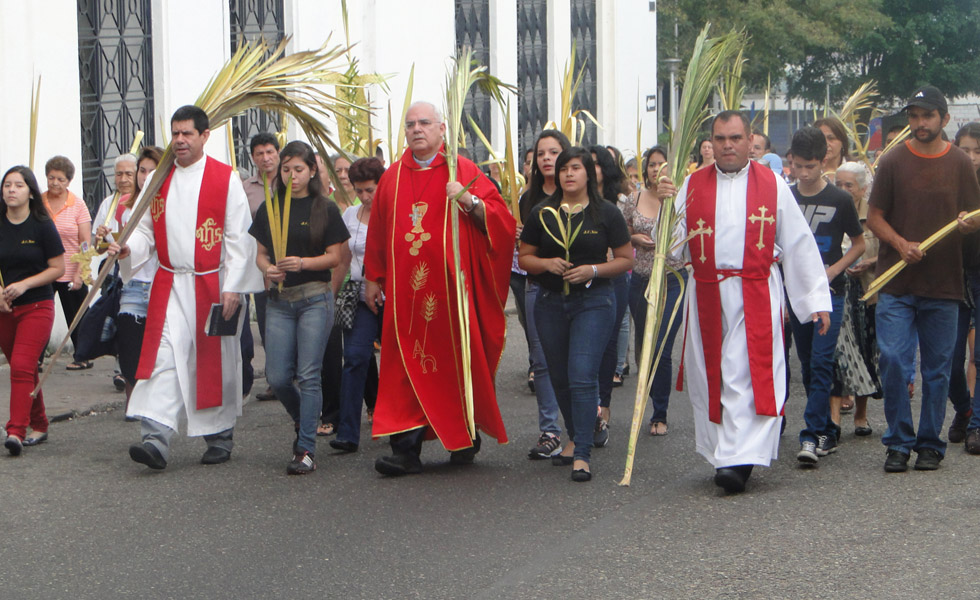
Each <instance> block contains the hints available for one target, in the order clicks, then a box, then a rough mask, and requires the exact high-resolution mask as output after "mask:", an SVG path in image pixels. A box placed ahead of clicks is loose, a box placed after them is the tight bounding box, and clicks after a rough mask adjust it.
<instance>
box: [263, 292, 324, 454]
mask: <svg viewBox="0 0 980 600" xmlns="http://www.w3.org/2000/svg"><path fill="white" fill-rule="evenodd" d="M265 319H266V321H265V349H266V354H267V356H269V357H270V358H272V360H267V361H266V366H265V376H266V379H267V380H268V382H269V385H270V386H272V389H273V390H274V391H275V392H276V397H277V398H279V401H280V402H282V405H283V406H284V407H286V412H288V413H289V416H290V417H292V419H293V422H294V423H295V424H296V426H297V427H298V428H299V443H298V447H299V448H300V449H302V450H306V451H307V452H309V453H310V454H313V453H315V451H316V424H317V420H318V419H319V417H320V404H321V403H322V398H321V393H320V392H321V390H320V367H321V366H322V363H323V351H324V349H326V347H327V336H328V335H329V333H330V328H331V326H332V325H333V294H331V293H330V292H327V293H325V294H318V295H316V296H313V297H310V298H306V299H305V300H298V301H296V302H287V301H285V300H281V299H278V298H276V299H273V298H272V297H271V296H270V297H269V298H268V302H267V304H266V311H265ZM294 380H295V383H294Z"/></svg>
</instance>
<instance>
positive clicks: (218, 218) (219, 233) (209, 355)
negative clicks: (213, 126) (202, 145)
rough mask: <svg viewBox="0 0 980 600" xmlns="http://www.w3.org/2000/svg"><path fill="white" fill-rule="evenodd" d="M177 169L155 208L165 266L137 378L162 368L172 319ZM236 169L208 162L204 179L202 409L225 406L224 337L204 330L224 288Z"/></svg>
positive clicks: (199, 269)
mask: <svg viewBox="0 0 980 600" xmlns="http://www.w3.org/2000/svg"><path fill="white" fill-rule="evenodd" d="M175 169H176V167H174V168H172V169H171V170H170V173H169V174H168V175H167V178H166V179H165V180H164V182H163V186H162V187H161V188H160V193H159V194H157V196H156V197H155V198H153V201H152V204H150V214H151V215H152V217H153V236H154V238H155V239H156V250H157V258H158V259H159V261H160V268H159V269H157V272H156V275H155V276H154V277H153V286H152V287H151V288H150V305H149V308H148V309H147V313H146V329H145V331H144V334H143V347H142V349H141V352H140V363H139V367H138V369H137V370H136V378H137V379H149V378H150V376H151V375H152V374H153V366H154V365H155V364H156V360H157V351H158V350H159V349H160V340H161V339H162V337H163V323H164V320H165V319H166V318H167V304H168V302H169V300H170V290H171V288H173V283H174V270H173V265H172V264H171V262H170V253H169V250H168V247H167V218H166V212H167V194H168V193H169V191H170V180H171V178H172V177H173V175H174V170H175ZM230 177H231V167H230V166H228V165H226V164H224V163H220V162H218V161H216V160H214V159H213V158H211V157H208V158H207V162H206V163H205V166H204V178H203V180H202V181H201V192H200V195H199V196H198V201H197V229H196V230H195V237H196V239H197V242H198V243H197V244H196V245H195V247H194V275H195V277H194V295H195V301H196V302H195V304H196V309H197V327H196V331H195V339H196V344H195V346H196V348H197V357H196V358H197V390H196V392H197V409H198V410H201V409H205V408H214V407H216V406H221V399H222V386H221V382H222V377H221V338H220V337H216V336H209V335H207V334H205V332H204V325H205V323H206V322H207V318H208V313H209V312H210V310H211V305H212V304H215V303H219V302H221V286H220V283H219V279H218V269H219V268H220V267H221V240H222V238H223V236H224V227H225V208H226V207H227V203H228V182H229V179H230Z"/></svg>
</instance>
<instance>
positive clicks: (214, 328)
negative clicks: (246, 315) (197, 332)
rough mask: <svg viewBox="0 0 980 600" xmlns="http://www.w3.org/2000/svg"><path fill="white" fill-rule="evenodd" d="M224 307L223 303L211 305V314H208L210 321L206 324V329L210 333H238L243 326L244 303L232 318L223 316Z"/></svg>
mask: <svg viewBox="0 0 980 600" xmlns="http://www.w3.org/2000/svg"><path fill="white" fill-rule="evenodd" d="M222 309H223V306H222V305H221V304H212V305H211V314H209V315H208V321H207V323H205V324H204V331H205V332H207V334H208V335H217V336H224V335H237V334H238V330H239V328H240V327H241V321H242V319H241V316H242V305H241V304H239V305H238V308H237V309H236V310H235V314H234V315H232V317H231V318H230V319H225V318H224V317H223V316H221V311H222Z"/></svg>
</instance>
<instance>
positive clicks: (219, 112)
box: [31, 37, 366, 396]
mask: <svg viewBox="0 0 980 600" xmlns="http://www.w3.org/2000/svg"><path fill="white" fill-rule="evenodd" d="M289 39H290V38H288V37H287V38H284V39H283V40H282V41H281V42H280V43H279V44H278V45H277V46H276V47H275V48H272V49H271V51H270V46H269V44H268V43H267V42H266V41H265V40H264V39H263V40H259V41H257V42H248V43H244V44H242V45H241V46H239V48H238V50H237V51H235V53H234V54H233V55H232V57H231V58H230V59H229V60H228V62H227V63H225V65H224V66H223V67H222V68H221V69H220V70H219V71H218V72H217V73H216V74H215V75H214V76H213V77H212V78H211V81H210V82H209V83H208V85H207V87H206V88H205V89H204V92H202V93H201V95H200V97H198V99H197V102H195V104H196V105H197V106H199V107H200V108H202V109H203V110H204V112H206V113H207V114H208V117H209V120H210V124H211V127H212V128H218V127H221V126H222V125H224V124H225V123H226V122H227V121H228V119H230V118H232V117H234V116H236V115H239V114H241V113H243V112H245V111H247V110H249V109H253V108H258V109H261V110H265V111H268V112H273V113H279V114H287V115H289V116H290V117H291V118H293V119H294V120H295V121H296V122H297V123H298V124H299V126H300V127H301V128H302V129H303V131H304V132H305V133H306V136H307V138H308V139H309V140H310V143H311V144H312V145H313V146H315V147H316V149H317V150H318V151H319V152H320V153H321V155H323V156H326V155H327V148H332V149H333V150H335V151H338V152H339V151H340V146H339V144H338V143H337V141H336V139H335V138H334V137H333V136H332V135H331V134H330V132H329V131H328V130H327V129H326V127H325V125H324V123H325V122H327V121H328V120H329V118H331V117H332V118H338V119H339V118H343V115H345V114H348V113H349V111H350V110H351V108H352V106H351V104H350V103H349V102H347V101H345V100H342V99H340V98H338V97H336V96H334V95H332V94H330V93H328V92H326V91H324V90H325V89H328V88H327V87H326V86H329V85H343V84H342V83H339V82H341V81H342V77H341V74H339V73H337V72H336V71H335V70H333V69H334V68H336V66H338V65H339V64H341V63H340V61H341V59H342V58H343V56H344V52H345V48H344V47H341V46H334V47H328V44H329V43H330V40H329V38H328V39H327V41H326V42H324V44H323V46H321V47H320V48H318V49H316V50H308V51H303V52H297V53H295V54H290V55H288V56H286V55H285V51H286V45H287V44H288V42H289ZM361 109H362V110H366V107H361ZM174 160H175V157H174V152H173V149H172V148H171V146H169V145H168V146H167V148H166V150H165V151H164V153H163V157H162V158H161V159H160V163H159V164H158V165H157V169H156V171H155V172H154V174H153V177H152V178H150V180H149V181H147V184H146V187H145V188H144V190H143V193H142V195H141V196H140V199H139V202H138V203H137V204H136V205H135V206H134V207H133V212H132V214H131V216H130V220H129V223H127V224H126V227H124V228H123V231H122V233H121V234H120V237H119V240H118V241H119V244H120V245H123V244H125V243H126V241H127V240H128V239H129V236H130V235H132V233H133V231H134V230H135V229H136V227H137V225H138V224H139V221H140V219H141V217H142V216H143V214H144V213H145V212H146V210H147V208H149V206H150V203H151V202H152V200H153V198H154V196H156V195H157V193H158V192H159V191H160V186H161V185H162V184H163V180H164V179H165V178H166V176H167V175H168V174H169V172H170V170H171V168H173V165H174ZM327 164H328V168H331V170H332V166H331V165H329V162H327ZM116 260H117V257H116V256H112V257H110V258H109V259H108V260H106V261H105V262H104V263H103V266H102V270H101V271H100V272H99V276H98V278H97V279H96V281H95V283H93V285H92V288H91V289H90V290H89V294H88V296H86V298H85V300H84V302H83V303H82V308H81V309H80V310H79V311H78V313H77V315H76V317H75V319H74V320H73V321H72V324H71V326H70V327H69V328H68V334H66V335H65V339H64V340H62V342H61V345H60V346H59V347H58V350H57V352H55V355H54V357H53V358H52V359H51V362H52V363H53V362H55V361H56V360H57V359H58V356H60V354H61V351H62V350H63V349H64V347H65V344H66V343H67V342H68V339H69V335H70V334H71V332H72V331H73V330H74V329H75V327H76V326H77V325H78V322H79V320H80V319H81V316H82V314H83V313H84V312H85V309H86V308H88V306H89V304H91V302H92V300H93V299H94V298H95V295H96V294H97V293H98V291H99V288H100V287H101V285H102V282H103V281H104V280H105V277H106V275H107V274H108V273H109V272H110V271H111V270H112V268H113V266H114V265H115V263H116ZM51 371H52V369H50V368H49V369H45V371H44V376H43V377H42V379H41V381H40V382H39V383H38V385H37V387H36V388H35V389H34V391H33V392H32V393H31V395H32V396H33V395H36V394H37V392H38V390H40V389H41V385H42V384H43V383H44V378H46V377H47V376H48V374H50V373H51Z"/></svg>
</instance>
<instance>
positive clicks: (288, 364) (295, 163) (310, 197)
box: [249, 141, 350, 475]
mask: <svg viewBox="0 0 980 600" xmlns="http://www.w3.org/2000/svg"><path fill="white" fill-rule="evenodd" d="M287 181H288V182H290V184H291V189H292V198H291V207H290V210H289V223H288V235H287V239H286V249H285V256H276V253H275V249H274V248H273V247H272V240H273V237H272V229H271V226H270V220H269V215H268V210H267V209H266V208H265V207H260V208H259V210H258V212H256V214H255V221H254V222H253V223H252V227H251V228H250V229H249V233H250V234H252V237H254V238H255V239H256V241H257V242H258V253H257V255H256V260H255V263H256V265H258V267H259V269H260V270H261V271H262V272H263V273H265V276H266V278H267V279H268V280H269V281H270V282H272V284H273V287H272V288H271V289H270V290H269V301H268V304H267V306H266V313H265V319H266V323H265V335H266V337H265V351H266V353H267V355H268V356H270V357H274V360H269V361H266V379H267V380H268V382H269V385H271V386H272V389H273V390H275V392H276V397H277V398H279V401H280V402H282V404H283V406H285V407H286V412H288V413H289V416H290V417H292V419H293V423H294V425H295V428H296V441H295V442H294V444H293V459H292V461H291V462H290V463H289V466H288V467H287V468H286V472H287V473H288V474H290V475H303V474H306V473H310V472H312V471H314V470H315V469H316V463H315V462H314V454H315V453H316V425H317V419H318V418H319V416H320V406H321V402H322V400H321V390H320V368H321V365H322V362H323V351H324V349H325V348H326V343H327V337H328V335H329V333H330V328H331V327H332V326H333V294H332V293H331V291H330V269H332V268H334V267H336V266H337V265H339V264H340V258H341V246H342V244H343V243H344V242H346V241H347V239H348V238H349V237H350V234H349V233H348V232H347V227H345V226H344V222H343V220H342V219H341V216H340V211H339V210H337V206H336V205H335V204H333V203H332V202H330V201H329V200H327V198H326V197H325V196H324V195H323V188H322V185H321V183H320V178H319V177H317V164H316V154H315V153H314V152H313V148H311V147H310V145H309V144H307V143H305V142H300V141H295V142H290V143H288V144H286V147H285V148H283V149H282V152H281V153H280V155H279V176H278V177H277V178H276V191H277V194H278V202H279V214H280V215H282V217H281V218H285V214H286V210H285V199H286V185H287ZM272 225H278V224H272ZM279 283H282V284H283V287H282V289H281V290H280V289H279V287H278V284H279Z"/></svg>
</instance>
